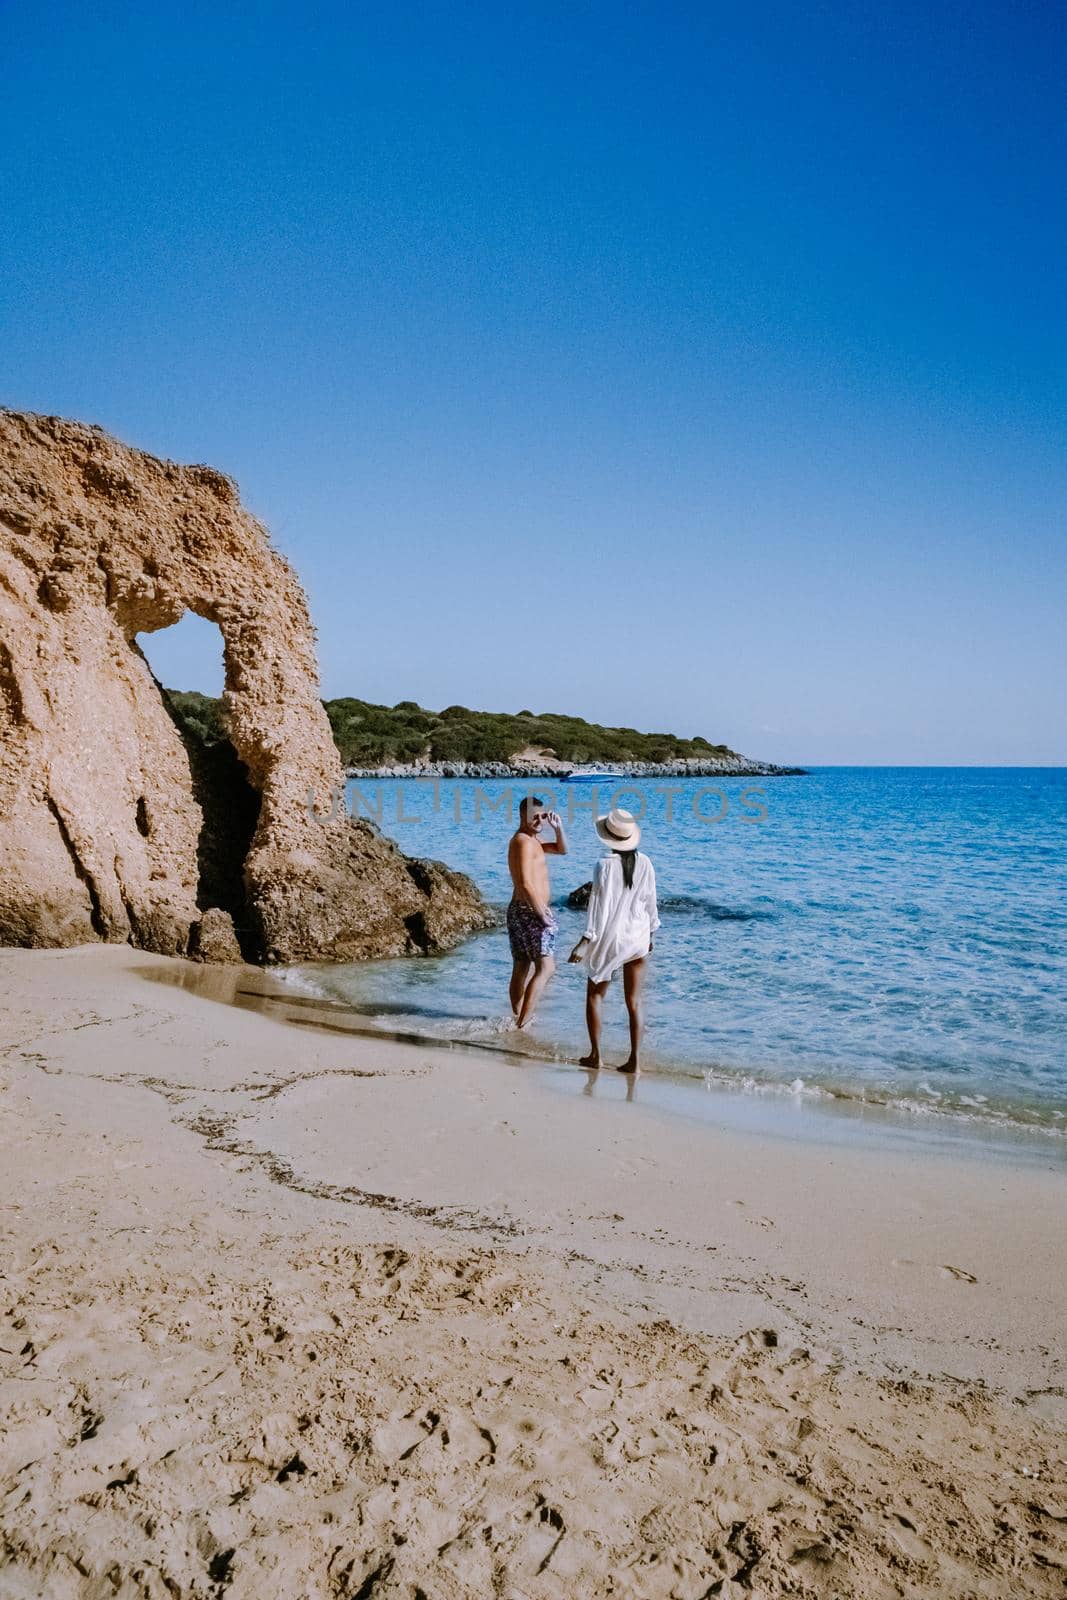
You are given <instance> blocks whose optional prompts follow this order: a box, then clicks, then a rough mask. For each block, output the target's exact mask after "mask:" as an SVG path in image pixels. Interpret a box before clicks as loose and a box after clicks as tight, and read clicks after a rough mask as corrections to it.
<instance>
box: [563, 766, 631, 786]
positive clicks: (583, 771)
mask: <svg viewBox="0 0 1067 1600" xmlns="http://www.w3.org/2000/svg"><path fill="white" fill-rule="evenodd" d="M624 776H625V774H624V773H622V772H615V771H614V770H613V769H612V768H611V767H575V768H574V770H573V771H571V772H568V773H567V774H566V776H565V777H564V779H563V782H564V783H620V782H621V781H622V779H623V777H624Z"/></svg>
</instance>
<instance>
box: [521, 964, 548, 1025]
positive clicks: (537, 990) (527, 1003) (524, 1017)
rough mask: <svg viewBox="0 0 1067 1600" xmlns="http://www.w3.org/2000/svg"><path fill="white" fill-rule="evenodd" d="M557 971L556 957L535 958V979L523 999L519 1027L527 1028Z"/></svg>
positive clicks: (528, 986)
mask: <svg viewBox="0 0 1067 1600" xmlns="http://www.w3.org/2000/svg"><path fill="white" fill-rule="evenodd" d="M555 970H556V958H555V956H535V957H534V964H533V977H532V978H531V979H530V981H529V983H528V984H527V985H526V993H525V994H524V995H523V997H522V1005H521V1006H520V1007H519V1027H520V1028H525V1026H526V1024H527V1023H528V1022H529V1020H530V1018H531V1017H532V1016H533V1013H534V1007H535V1006H536V1005H537V1002H538V1000H540V998H541V996H542V995H543V994H544V992H545V985H546V983H547V982H548V980H549V978H551V976H552V974H553V973H554V972H555Z"/></svg>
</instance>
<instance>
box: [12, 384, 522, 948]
mask: <svg viewBox="0 0 1067 1600" xmlns="http://www.w3.org/2000/svg"><path fill="white" fill-rule="evenodd" d="M187 610H188V611H193V612H195V613H196V614H197V615H198V616H201V617H206V618H208V619H210V620H211V621H213V622H215V623H217V624H218V626H219V629H220V630H221V633H222V639H223V657H224V664H225V681H226V688H225V694H224V703H225V707H226V715H227V723H228V731H229V741H230V742H229V743H227V742H225V741H223V742H222V743H220V744H216V745H214V746H206V745H204V744H203V743H202V742H201V741H200V740H199V739H198V738H196V736H195V735H193V734H192V733H190V732H189V731H188V730H187V729H186V728H185V727H184V726H183V725H182V724H181V722H180V719H179V718H177V717H176V715H175V714H174V713H173V712H172V710H171V709H170V708H169V707H168V703H167V699H166V695H165V693H164V691H163V690H161V688H160V685H159V684H158V683H157V682H156V680H155V678H154V677H153V675H152V672H151V669H150V668H149V666H148V663H147V661H146V660H145V658H144V656H143V655H142V653H141V651H140V649H139V648H138V645H137V635H138V634H141V633H150V632H153V631H155V630H156V629H159V628H166V627H169V626H170V625H171V624H173V623H175V622H177V621H178V620H179V618H180V617H181V616H182V615H183V614H184V613H185V612H186V611H187ZM341 782H342V773H341V767H340V761H339V758H338V755H337V751H336V748H335V746H334V743H333V739H332V737H331V734H330V728H329V724H328V723H327V720H326V716H325V713H324V712H323V709H322V704H321V702H320V700H319V694H318V678H317V667H316V661H315V652H314V632H313V629H312V626H311V621H310V618H309V616H308V609H307V602H306V600H305V597H304V594H303V591H302V589H301V587H300V584H299V583H298V581H297V579H296V576H295V574H294V573H293V571H292V569H291V567H290V566H289V565H288V563H287V562H286V561H285V560H284V559H283V558H282V557H281V556H280V555H279V554H278V553H277V552H276V551H275V550H272V549H271V547H270V544H269V541H268V536H267V533H266V530H265V529H264V528H263V527H262V525H261V524H260V523H258V522H257V521H256V520H255V518H254V517H252V516H251V515H250V514H249V513H248V512H247V511H245V510H244V509H243V508H242V506H241V504H240V502H239V499H238V495H237V489H236V487H235V485H234V484H233V483H232V482H231V480H230V479H229V478H226V477H224V476H223V474H222V473H220V472H216V471H214V470H212V469H211V468H210V467H198V466H193V467H183V466H176V465H174V464H173V463H172V462H169V461H159V460H156V459H155V458H154V457H152V456H149V455H145V454H144V453H142V452H141V451H139V450H134V449H131V448H130V447H129V446H126V445H123V444H120V443H118V442H117V441H116V440H114V439H112V438H110V437H109V436H108V435H107V434H105V433H104V432H102V430H101V429H99V428H94V427H86V426H84V425H82V424H80V423H74V422H65V421H62V420H60V419H58V418H55V417H38V416H30V415H25V414H21V413H17V412H11V411H0V942H2V943H6V944H20V945H34V946H44V945H72V944H79V943H84V942H86V941H90V940H94V939H102V940H110V941H121V942H126V941H129V942H131V943H133V944H136V945H139V946H141V947H143V948H144V949H148V950H156V951H160V952H164V953H169V954H186V953H193V954H197V955H199V956H200V958H201V959H208V960H215V959H220V958H225V957H227V956H230V957H233V956H234V955H236V952H237V948H238V945H239V947H240V950H241V952H242V953H243V955H244V956H245V958H246V959H255V960H268V961H288V960H299V959H341V960H344V959H357V958H360V957H364V956H378V955H397V954H402V953H405V952H409V951H434V950H439V949H443V948H445V947H447V946H448V945H449V944H452V943H454V942H455V941H456V940H457V939H459V938H460V937H462V935H464V934H465V933H467V932H469V931H471V930H472V929H474V928H477V927H483V926H485V925H487V923H488V921H489V920H490V919H489V916H488V913H487V911H486V908H485V906H484V904H483V902H482V901H481V898H480V896H479V895H478V892H477V890H476V889H475V887H474V885H473V884H472V883H471V881H470V880H469V879H468V878H466V877H464V876H462V875H461V874H459V873H455V872H451V871H449V869H448V868H446V867H444V866H442V865H441V864H440V863H438V862H430V861H415V860H411V859H409V858H408V857H406V856H404V855H403V854H402V853H401V852H400V850H399V849H398V848H397V847H396V846H395V845H394V844H393V843H392V842H391V841H390V840H388V839H386V838H384V837H383V836H382V835H381V834H380V833H378V832H377V830H376V829H375V828H374V827H373V826H372V825H371V824H370V823H368V822H364V821H360V822H350V821H349V820H348V819H347V818H346V817H345V816H344V815H343V814H339V813H338V808H337V807H336V806H333V808H332V811H331V799H332V797H333V796H335V795H336V794H337V793H338V790H339V786H340V784H341ZM309 797H310V799H311V801H312V802H313V803H312V804H310V805H309ZM205 913H210V915H207V916H205ZM227 917H229V918H231V919H232V923H233V929H232V930H231V929H230V927H229V924H228V922H227ZM234 933H235V936H236V941H235V938H234Z"/></svg>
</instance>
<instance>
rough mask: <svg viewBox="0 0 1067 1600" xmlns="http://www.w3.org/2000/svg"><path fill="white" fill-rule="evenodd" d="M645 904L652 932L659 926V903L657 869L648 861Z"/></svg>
mask: <svg viewBox="0 0 1067 1600" xmlns="http://www.w3.org/2000/svg"><path fill="white" fill-rule="evenodd" d="M645 905H646V906H647V907H648V926H649V930H650V931H651V932H652V933H655V931H656V929H657V928H658V927H659V905H658V903H657V900H656V869H655V867H654V866H653V865H652V863H651V861H650V862H649V863H648V882H647V883H646V885H645Z"/></svg>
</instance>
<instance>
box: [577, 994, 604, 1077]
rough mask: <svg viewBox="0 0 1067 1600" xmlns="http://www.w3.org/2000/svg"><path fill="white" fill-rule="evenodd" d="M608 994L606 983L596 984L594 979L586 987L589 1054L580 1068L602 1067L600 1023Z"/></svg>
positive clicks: (586, 1022) (582, 1061) (586, 1023)
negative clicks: (605, 997)
mask: <svg viewBox="0 0 1067 1600" xmlns="http://www.w3.org/2000/svg"><path fill="white" fill-rule="evenodd" d="M607 992H608V986H607V984H606V983H594V982H593V981H592V979H590V980H589V982H588V983H587V984H586V986H585V1025H586V1027H587V1028H588V1029H589V1054H588V1055H587V1056H583V1057H582V1059H581V1061H580V1063H579V1065H580V1066H583V1067H599V1065H600V1022H601V1016H602V1013H603V1010H604V996H605V995H606V994H607Z"/></svg>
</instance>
